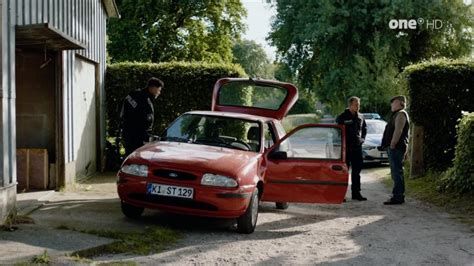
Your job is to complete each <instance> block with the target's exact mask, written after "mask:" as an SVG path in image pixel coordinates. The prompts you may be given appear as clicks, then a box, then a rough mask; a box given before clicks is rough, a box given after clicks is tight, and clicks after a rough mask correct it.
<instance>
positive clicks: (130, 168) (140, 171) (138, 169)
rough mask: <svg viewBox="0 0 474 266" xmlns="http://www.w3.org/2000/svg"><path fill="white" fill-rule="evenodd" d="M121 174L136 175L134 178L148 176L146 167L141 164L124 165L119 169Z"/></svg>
mask: <svg viewBox="0 0 474 266" xmlns="http://www.w3.org/2000/svg"><path fill="white" fill-rule="evenodd" d="M120 171H122V172H123V173H126V174H129V175H136V176H143V177H147V176H148V166H147V165H141V164H128V165H124V166H123V167H122V169H120Z"/></svg>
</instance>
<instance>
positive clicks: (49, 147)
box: [12, 23, 85, 192]
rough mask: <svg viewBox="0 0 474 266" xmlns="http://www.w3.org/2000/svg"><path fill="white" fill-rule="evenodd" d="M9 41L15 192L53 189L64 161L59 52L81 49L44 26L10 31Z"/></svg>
mask: <svg viewBox="0 0 474 266" xmlns="http://www.w3.org/2000/svg"><path fill="white" fill-rule="evenodd" d="M15 41H16V46H15V48H16V53H15V54H16V58H15V66H14V67H15V80H16V144H17V178H18V186H17V188H18V190H19V191H20V192H21V191H28V190H44V189H56V188H57V187H58V185H59V184H63V183H64V182H63V179H64V162H65V160H64V152H63V150H64V147H63V146H64V144H63V132H64V128H63V113H62V110H63V104H64V103H63V88H62V86H61V84H62V76H63V73H62V71H61V70H62V68H63V66H62V64H61V62H62V53H61V51H63V50H75V49H84V48H85V46H84V45H83V44H81V43H79V42H77V41H76V40H74V39H73V38H72V37H70V36H68V35H66V34H64V33H63V32H61V31H60V30H58V29H56V28H55V27H53V26H52V25H50V24H49V23H43V24H35V25H24V26H16V40H15ZM12 67H13V66H12Z"/></svg>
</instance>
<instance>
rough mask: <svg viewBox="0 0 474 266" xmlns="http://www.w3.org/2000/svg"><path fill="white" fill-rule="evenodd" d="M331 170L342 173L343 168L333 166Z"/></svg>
mask: <svg viewBox="0 0 474 266" xmlns="http://www.w3.org/2000/svg"><path fill="white" fill-rule="evenodd" d="M331 169H332V170H334V171H342V169H343V168H342V166H340V165H333V166H331Z"/></svg>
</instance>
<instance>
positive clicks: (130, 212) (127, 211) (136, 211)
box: [122, 201, 144, 219]
mask: <svg viewBox="0 0 474 266" xmlns="http://www.w3.org/2000/svg"><path fill="white" fill-rule="evenodd" d="M143 210H144V209H143V208H140V207H135V206H132V205H130V204H128V203H125V202H123V201H122V213H123V214H124V215H125V216H127V217H128V218H130V219H138V218H140V216H141V215H142V213H143Z"/></svg>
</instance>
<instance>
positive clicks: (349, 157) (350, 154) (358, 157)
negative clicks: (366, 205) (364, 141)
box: [346, 146, 363, 197]
mask: <svg viewBox="0 0 474 266" xmlns="http://www.w3.org/2000/svg"><path fill="white" fill-rule="evenodd" d="M362 162H363V159H362V146H355V147H353V148H352V149H350V150H347V152H346V163H347V167H352V172H351V182H352V186H351V190H352V196H353V197H354V196H358V195H360V172H361V171H362Z"/></svg>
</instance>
